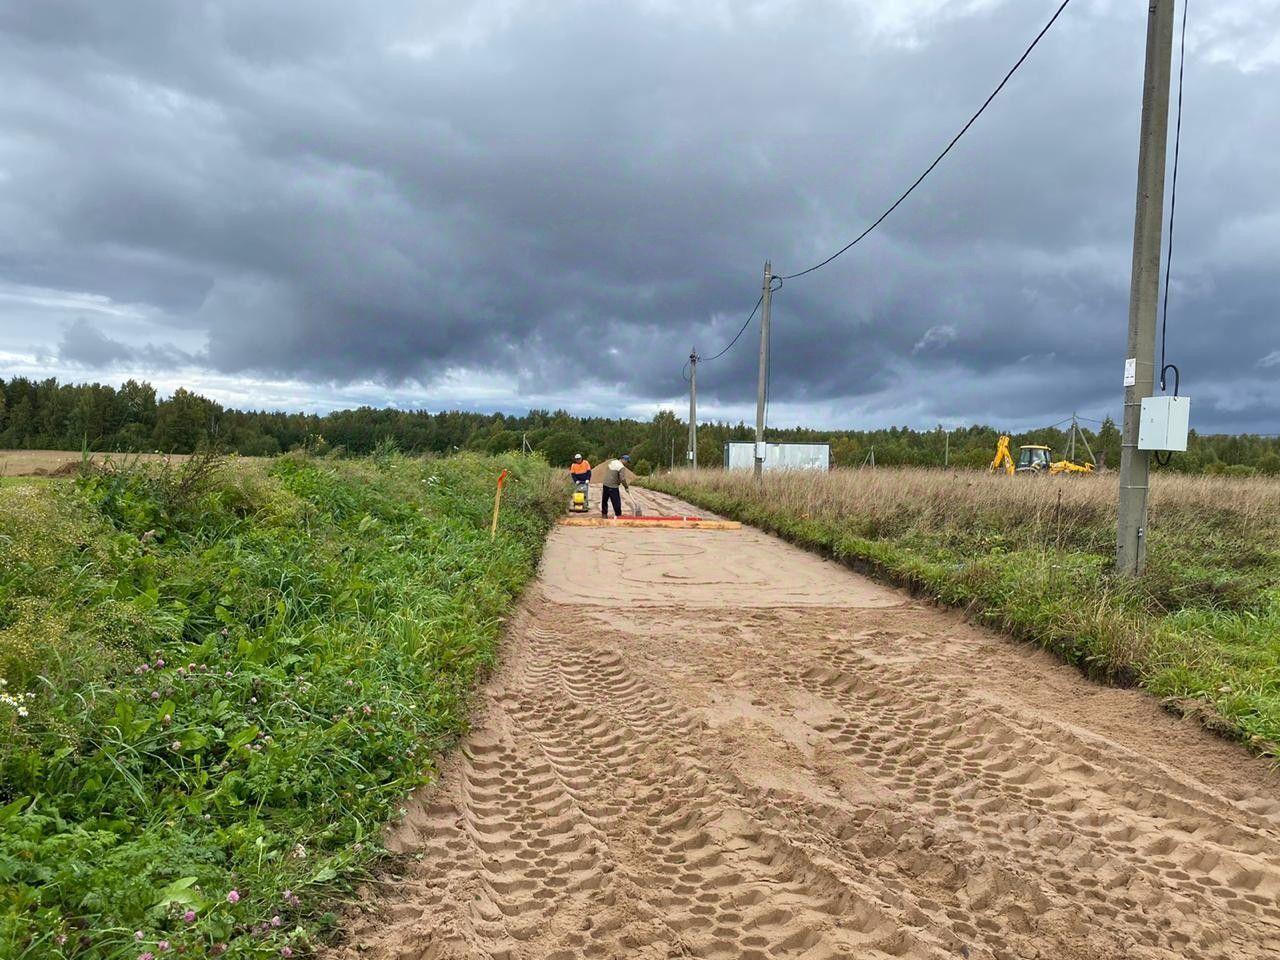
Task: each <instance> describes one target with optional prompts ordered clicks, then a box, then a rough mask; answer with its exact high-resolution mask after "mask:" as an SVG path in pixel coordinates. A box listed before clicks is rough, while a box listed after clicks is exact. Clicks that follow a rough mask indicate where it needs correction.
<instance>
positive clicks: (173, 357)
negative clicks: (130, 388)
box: [57, 318, 203, 370]
mask: <svg viewBox="0 0 1280 960" xmlns="http://www.w3.org/2000/svg"><path fill="white" fill-rule="evenodd" d="M57 355H58V358H59V359H61V360H64V361H66V362H68V363H71V364H75V365H77V366H82V367H88V368H89V369H94V370H105V369H109V368H111V367H115V366H118V365H120V364H142V365H144V366H146V367H150V368H152V369H160V370H171V369H175V368H178V367H183V366H187V365H190V364H193V363H198V362H200V361H201V360H202V359H203V358H202V357H200V356H199V355H196V354H192V353H188V352H186V351H184V350H179V349H178V348H177V347H174V346H172V345H170V344H155V343H147V344H143V345H142V346H131V345H129V344H127V343H122V342H121V341H119V340H113V339H112V338H111V337H109V336H107V335H106V334H105V333H103V332H102V329H101V325H100V324H94V323H90V322H89V321H88V320H86V319H84V318H81V319H79V320H76V321H75V322H74V323H73V324H71V325H70V326H69V327H67V328H66V330H64V331H63V333H62V339H61V340H59V341H58V354H57Z"/></svg>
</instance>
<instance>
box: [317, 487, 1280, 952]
mask: <svg viewBox="0 0 1280 960" xmlns="http://www.w3.org/2000/svg"><path fill="white" fill-rule="evenodd" d="M639 499H640V500H641V501H642V503H643V505H644V507H645V509H646V511H647V512H658V511H659V510H664V511H665V510H670V509H672V503H671V501H670V499H669V498H665V497H661V496H659V495H654V494H649V493H647V492H645V493H642V494H641V495H640V497H639ZM675 509H682V510H683V511H685V512H688V511H689V509H690V508H688V507H687V506H683V505H678V504H677V505H675ZM1277 786H1278V784H1277V779H1276V777H1275V775H1274V774H1272V773H1270V772H1269V771H1268V770H1267V769H1266V768H1265V767H1264V766H1263V765H1262V764H1260V763H1258V762H1256V761H1253V760H1250V759H1249V758H1247V757H1246V756H1245V755H1244V754H1243V752H1241V751H1240V750H1238V749H1237V748H1235V747H1233V746H1231V745H1229V744H1225V743H1222V742H1219V741H1216V740H1214V739H1213V738H1211V737H1210V736H1208V735H1207V734H1204V733H1203V732H1201V731H1199V730H1198V729H1195V728H1194V727H1193V726H1191V725H1189V724H1186V723H1181V722H1178V721H1175V720H1174V719H1173V718H1171V717H1169V716H1166V715H1164V714H1162V713H1161V712H1160V711H1158V710H1157V709H1155V707H1154V706H1153V705H1152V704H1151V703H1150V702H1149V701H1147V700H1146V699H1145V698H1143V697H1142V695H1140V694H1137V693H1134V692H1130V691H1117V690H1105V689H1103V688H1099V687H1094V686H1092V685H1090V684H1088V683H1087V682H1086V681H1084V680H1083V679H1082V678H1080V677H1079V676H1077V675H1076V674H1075V673H1074V672H1073V671H1071V670H1070V669H1069V668H1066V667H1064V666H1062V665H1060V664H1057V663H1055V662H1053V661H1052V660H1051V659H1050V658H1049V657H1047V656H1044V655H1039V654H1036V653H1034V652H1033V651H1029V650H1028V649H1027V648H1025V647H1020V646H1018V645H1016V644H1013V643H1011V642H1008V641H1005V640H1003V639H1001V638H999V637H997V636H994V635H992V634H990V633H987V632H985V631H981V630H977V629H975V628H973V627H972V626H969V625H967V624H964V623H962V622H961V621H960V620H959V619H958V618H957V617H956V616H955V615H954V614H951V613H948V612H946V611H941V610H934V609H930V608H926V607H923V606H921V605H919V604H917V603H914V602H912V601H911V600H909V599H908V598H906V597H905V596H903V595H900V594H898V593H895V592H894V591H890V590H887V589H885V588H882V587H879V586H876V585H874V584H871V583H869V582H868V581H866V580H864V579H862V578H859V577H857V576H855V575H853V574H851V573H849V572H848V571H845V570H843V569H841V568H839V567H837V566H835V565H834V564H830V563H825V562H823V561H821V560H819V559H817V558H814V557H812V556H809V555H806V554H803V553H801V552H799V551H797V550H795V549H793V548H790V547H788V546H785V545H783V544H781V543H780V542H778V541H776V540H774V539H772V538H769V537H766V536H764V535H763V534H760V533H759V532H757V531H752V530H745V529H744V530H743V531H741V532H732V533H719V532H717V533H704V532H696V531H648V530H637V529H615V530H602V529H598V528H596V529H593V528H561V529H559V530H557V531H556V532H555V534H553V537H552V540H551V542H550V543H549V544H548V550H547V554H546V558H545V560H544V566H543V571H542V575H541V577H540V580H539V582H538V584H536V585H535V586H534V587H533V588H532V589H531V590H530V593H529V595H528V597H527V598H526V601H525V603H524V605H523V608H522V610H521V611H520V613H519V614H518V616H516V617H515V618H513V620H512V623H511V629H510V632H509V637H508V641H507V647H506V650H505V657H504V665H503V667H502V669H501V670H500V671H499V673H498V675H497V676H496V677H495V678H494V679H493V681H492V682H491V683H490V684H489V685H488V686H487V688H486V689H485V691H484V692H483V695H482V704H481V706H480V709H479V712H478V715H477V717H476V721H475V729H474V731H473V733H472V734H470V735H469V736H468V737H467V739H466V741H465V742H464V744H463V746H462V748H461V749H460V750H458V751H456V752H455V754H454V755H453V756H451V757H450V758H448V759H447V761H446V763H445V764H444V767H443V769H442V776H441V782H440V785H439V786H438V787H437V788H434V789H432V790H428V791H423V793H422V795H421V796H419V797H416V798H414V800H413V801H412V802H411V803H410V804H409V805H408V813H407V815H406V816H405V818H404V819H403V820H401V821H399V822H398V823H397V824H396V825H395V826H394V827H392V828H391V829H390V830H389V835H388V845H389V847H390V848H391V849H392V850H394V851H397V852H398V853H400V854H401V856H400V857H399V858H398V859H397V860H396V861H395V863H394V864H393V866H392V868H391V869H390V870H389V871H388V872H387V873H386V874H385V875H384V876H382V877H380V878H379V879H378V881H377V882H376V883H374V884H371V885H370V886H369V888H368V890H367V891H366V897H365V900H364V902H363V906H362V908H361V909H359V910H356V911H353V912H352V913H351V915H350V916H349V918H348V928H347V935H346V937H345V939H344V941H343V943H342V944H341V945H340V947H339V948H338V949H337V950H336V951H335V955H336V956H340V957H342V958H344V960H346V958H354V957H369V958H378V960H381V958H396V960H419V958H421V960H436V958H441V960H444V958H448V960H470V958H481V957H483V958H506V960H535V958H536V960H544V958H546V960H569V958H576V957H586V958H614V957H619V958H620V957H628V958H630V957H636V958H667V957H706V958H725V960H729V958H739V957H741V958H747V960H782V958H805V960H826V958H843V957H859V958H860V957H868V958H882V957H910V958H942V957H969V958H975V960H976V958H1015V957H1016V958H1023V957H1041V958H1046V960H1048V958H1086V957H1088V958H1097V960H1102V958H1108V960H1109V958H1115V957H1136V958H1157V957H1187V958H1192V960H1196V958H1198V960H1218V958H1223V960H1225V958H1232V960H1234V958H1245V960H1248V958H1262V957H1272V956H1277V955H1280V802H1278V798H1280V790H1277Z"/></svg>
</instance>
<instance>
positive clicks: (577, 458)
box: [573, 453, 582, 460]
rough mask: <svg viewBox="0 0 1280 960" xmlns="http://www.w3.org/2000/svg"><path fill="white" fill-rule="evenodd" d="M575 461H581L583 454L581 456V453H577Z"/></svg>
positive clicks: (574, 457)
mask: <svg viewBox="0 0 1280 960" xmlns="http://www.w3.org/2000/svg"><path fill="white" fill-rule="evenodd" d="M573 459H575V460H581V459H582V454H580V453H575V454H574V455H573Z"/></svg>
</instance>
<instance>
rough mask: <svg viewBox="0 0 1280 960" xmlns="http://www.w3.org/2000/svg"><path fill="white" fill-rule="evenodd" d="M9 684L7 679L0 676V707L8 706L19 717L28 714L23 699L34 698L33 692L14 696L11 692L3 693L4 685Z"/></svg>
mask: <svg viewBox="0 0 1280 960" xmlns="http://www.w3.org/2000/svg"><path fill="white" fill-rule="evenodd" d="M7 686H9V681H7V680H6V679H5V678H4V677H0V707H8V708H9V709H10V710H12V711H13V712H14V713H16V714H17V715H18V716H20V717H25V716H27V715H28V712H27V707H26V703H25V702H24V701H30V700H34V699H35V698H36V695H35V694H34V693H26V694H18V695H17V696H15V695H14V694H11V693H5V687H7Z"/></svg>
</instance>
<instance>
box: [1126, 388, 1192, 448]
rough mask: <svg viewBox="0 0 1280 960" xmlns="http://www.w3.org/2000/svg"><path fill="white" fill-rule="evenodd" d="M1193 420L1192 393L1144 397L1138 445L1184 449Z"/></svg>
mask: <svg viewBox="0 0 1280 960" xmlns="http://www.w3.org/2000/svg"><path fill="white" fill-rule="evenodd" d="M1190 422H1191V398H1190V397H1143V398H1142V417H1141V418H1140V419H1139V421H1138V449H1139V450H1177V451H1180V452H1182V451H1185V450H1186V449H1187V430H1188V428H1189V427H1190Z"/></svg>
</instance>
